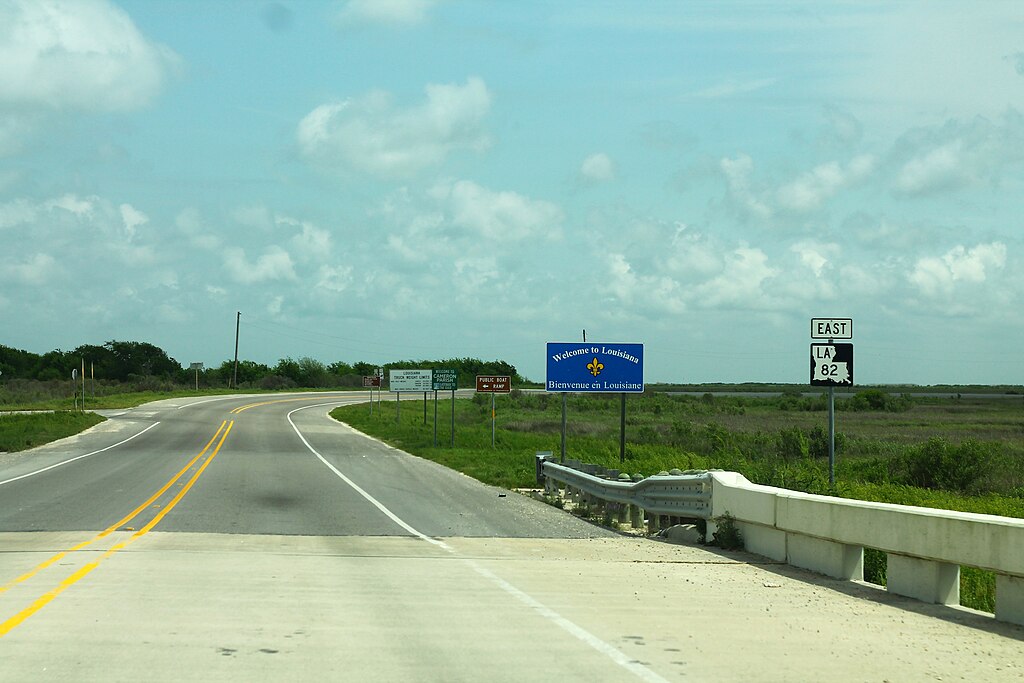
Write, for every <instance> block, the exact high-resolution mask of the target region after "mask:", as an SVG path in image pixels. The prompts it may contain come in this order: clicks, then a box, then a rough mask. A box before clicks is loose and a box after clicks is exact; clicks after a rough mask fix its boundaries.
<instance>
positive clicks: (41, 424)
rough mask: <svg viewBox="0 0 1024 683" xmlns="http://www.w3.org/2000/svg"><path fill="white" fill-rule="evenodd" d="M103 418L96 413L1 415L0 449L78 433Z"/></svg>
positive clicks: (17, 448)
mask: <svg viewBox="0 0 1024 683" xmlns="http://www.w3.org/2000/svg"><path fill="white" fill-rule="evenodd" d="M100 422H103V418H102V417H100V416H99V415H97V414H95V413H81V412H77V413H76V412H63V411H62V412H55V413H33V414H14V415H0V452H14V451H24V450H27V449H29V448H35V447H36V446H41V445H43V444H46V443H50V442H51V441H56V440H57V439H63V438H64V437H67V436H72V435H74V434H78V433H79V432H82V431H84V430H86V429H88V428H89V427H92V426H93V425H97V424H99V423H100Z"/></svg>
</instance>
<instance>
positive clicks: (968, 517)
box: [536, 453, 1024, 625]
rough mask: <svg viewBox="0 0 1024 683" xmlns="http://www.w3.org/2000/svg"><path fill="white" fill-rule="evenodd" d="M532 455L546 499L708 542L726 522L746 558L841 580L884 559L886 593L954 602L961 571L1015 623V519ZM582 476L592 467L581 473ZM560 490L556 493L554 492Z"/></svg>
mask: <svg viewBox="0 0 1024 683" xmlns="http://www.w3.org/2000/svg"><path fill="white" fill-rule="evenodd" d="M551 460H552V456H551V455H550V454H548V453H538V454H537V461H536V462H537V478H538V482H543V483H544V487H545V492H546V494H547V495H550V496H559V497H560V496H563V495H564V496H565V497H568V498H570V499H572V500H574V501H576V502H577V504H582V505H586V506H596V507H597V508H598V512H601V511H602V509H603V511H604V512H605V516H606V517H610V516H611V514H612V513H613V512H615V511H616V510H617V511H618V512H619V521H620V522H622V523H625V522H626V520H627V519H628V520H629V521H630V522H631V523H632V526H633V527H634V528H641V527H642V526H643V524H644V521H645V518H646V522H647V526H648V530H649V531H650V532H651V533H654V532H656V531H658V530H659V528H660V527H662V526H663V525H665V524H676V523H678V522H679V521H680V520H706V523H707V530H706V534H707V536H708V537H711V536H712V535H713V534H714V532H715V531H716V530H717V524H718V522H719V521H720V520H722V519H723V518H725V517H729V518H731V520H732V522H733V523H734V524H735V525H736V527H737V528H738V529H739V531H740V535H741V537H742V540H743V545H744V547H745V548H746V549H747V550H748V551H750V552H753V553H756V554H758V555H763V556H765V557H769V558H771V559H774V560H777V561H780V562H786V563H788V564H791V565H794V566H797V567H803V568H805V569H810V570H812V571H816V572H819V573H822V574H825V575H827V576H832V577H835V578H839V579H845V580H850V581H859V580H863V578H864V549H865V548H872V549H876V550H880V551H882V552H884V553H886V557H887V571H886V574H887V578H886V589H887V590H888V591H889V592H891V593H895V594H897V595H903V596H907V597H911V598H915V599H918V600H922V601H924V602H931V603H938V604H946V605H958V604H959V602H960V567H961V565H966V566H970V567H978V568H981V569H986V570H989V571H992V572H994V573H995V575H996V604H995V618H996V619H998V620H1000V621H1007V622H1011V623H1015V624H1021V625H1024V520H1022V519H1015V518H1010V517H998V516H995V515H979V514H972V513H966V512H955V511H951V510H938V509H932V508H920V507H911V506H906V505H892V504H888V503H873V502H868V501H861V500H852V499H847V498H834V497H830V496H818V495H812V494H808V493H800V492H798V491H789V490H787V489H780V488H775V487H772V486H761V485H758V484H752V483H751V482H750V481H748V480H747V479H746V478H745V477H744V476H743V475H741V474H737V473H736V472H720V471H712V472H686V473H684V472H678V471H673V472H672V473H662V474H661V475H656V476H653V477H647V478H644V479H640V480H638V481H633V478H632V477H630V476H629V475H626V474H620V473H618V472H616V471H614V470H613V471H605V472H604V473H600V472H599V470H598V469H597V468H596V466H593V465H584V464H583V463H580V462H578V461H567V462H566V464H565V465H559V464H557V463H555V462H552V461H551ZM583 470H591V471H590V472H586V471H583ZM563 489H564V494H563Z"/></svg>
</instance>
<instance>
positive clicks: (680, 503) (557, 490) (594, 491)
mask: <svg viewBox="0 0 1024 683" xmlns="http://www.w3.org/2000/svg"><path fill="white" fill-rule="evenodd" d="M552 458H553V456H552V455H551V454H549V453H547V452H541V453H538V454H537V480H538V482H543V483H544V486H545V490H546V491H547V492H548V493H549V494H551V495H558V496H560V495H562V493H561V489H562V488H564V489H565V490H566V494H567V495H570V496H582V497H583V499H584V501H586V502H597V503H599V504H607V503H614V504H617V505H619V506H626V507H630V506H631V507H632V508H634V509H636V510H638V511H640V510H642V511H643V512H645V513H647V514H648V515H649V516H650V515H654V516H658V515H664V516H668V517H672V518H679V519H710V517H711V482H712V479H711V474H710V473H708V472H699V473H681V474H667V473H662V474H658V475H654V476H651V477H646V478H643V479H640V480H638V481H634V480H633V478H632V477H630V476H629V475H628V474H619V473H617V472H616V471H614V470H613V471H611V472H609V473H608V474H606V475H605V476H600V475H599V474H598V473H597V470H598V468H597V467H595V466H593V465H584V464H583V463H579V462H575V461H569V462H568V463H567V464H565V465H560V464H558V463H556V462H553V461H552ZM584 469H589V470H592V472H586V471H583V470H584ZM608 475H612V476H608ZM634 517H635V516H634ZM656 525H657V522H655V524H654V525H652V526H656Z"/></svg>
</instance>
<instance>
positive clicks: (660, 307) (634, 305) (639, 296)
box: [600, 253, 687, 317]
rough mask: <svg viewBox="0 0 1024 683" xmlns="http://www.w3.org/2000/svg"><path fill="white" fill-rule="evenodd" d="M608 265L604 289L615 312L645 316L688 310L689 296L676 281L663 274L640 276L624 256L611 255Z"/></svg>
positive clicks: (607, 258)
mask: <svg viewBox="0 0 1024 683" xmlns="http://www.w3.org/2000/svg"><path fill="white" fill-rule="evenodd" d="M606 263H607V273H606V274H605V276H604V277H603V278H602V280H601V285H600V288H601V290H602V291H603V292H604V293H605V295H606V296H608V297H609V298H610V299H611V300H612V302H613V305H612V308H613V309H615V310H620V311H628V312H629V313H632V314H640V315H641V316H644V317H658V316H661V315H664V314H666V313H667V314H679V313H683V312H684V311H686V308H687V297H686V296H685V294H684V292H683V288H682V285H681V284H680V283H679V282H678V281H677V280H675V279H674V278H672V277H670V276H667V275H663V274H660V273H650V274H647V273H644V274H640V273H637V272H636V270H634V268H633V265H632V264H631V263H630V262H629V260H628V259H627V258H626V256H625V255H623V254H616V253H610V254H608V255H607V256H606Z"/></svg>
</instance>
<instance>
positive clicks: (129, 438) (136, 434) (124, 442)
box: [0, 422, 160, 486]
mask: <svg viewBox="0 0 1024 683" xmlns="http://www.w3.org/2000/svg"><path fill="white" fill-rule="evenodd" d="M158 424H160V423H159V422H154V423H153V424H151V425H149V426H148V427H146V428H145V429H143V430H142V431H141V432H137V433H135V434H132V435H131V436H129V437H128V438H127V439H125V440H124V441H118V442H117V443H115V444H111V445H109V446H107V447H106V448H101V449H99V450H98V451H93V452H92V453H86V454H85V455H76V456H75V457H73V458H70V459H68V460H62V461H61V462H58V463H54V464H53V465H50V466H49V467H44V468H43V469H41V470H36V471H35V472H29V473H28V474H22V475H20V476H17V477H12V478H10V479H5V480H3V481H0V486H3V485H4V484H10V483H11V482H12V481H18V480H19V479H26V478H28V477H33V476H35V475H37V474H42V473H43V472H47V471H49V470H52V469H53V468H55V467H60V466H61V465H67V464H68V463H69V462H74V461H76V460H81V459H82V458H88V457H89V456H90V455H96V454H97V453H102V452H103V451H109V450H110V449H111V448H117V447H118V446H120V445H122V444H126V443H128V442H129V441H131V440H132V439H134V438H135V437H137V436H142V435H143V434H145V433H146V432H148V431H149V430H150V429H152V428H153V427H156V426H157V425H158Z"/></svg>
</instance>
